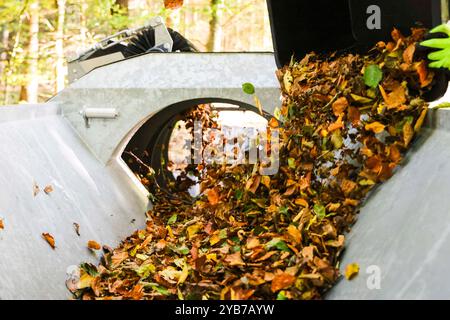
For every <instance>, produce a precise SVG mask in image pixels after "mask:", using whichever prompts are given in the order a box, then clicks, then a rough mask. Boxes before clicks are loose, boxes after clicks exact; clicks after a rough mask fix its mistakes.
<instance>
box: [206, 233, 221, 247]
mask: <svg viewBox="0 0 450 320" xmlns="http://www.w3.org/2000/svg"><path fill="white" fill-rule="evenodd" d="M220 240H222V239H221V238H220V236H219V234H218V233H215V234H213V235H212V236H211V237H210V238H209V244H210V245H212V246H213V245H215V244H216V243H218V242H220Z"/></svg>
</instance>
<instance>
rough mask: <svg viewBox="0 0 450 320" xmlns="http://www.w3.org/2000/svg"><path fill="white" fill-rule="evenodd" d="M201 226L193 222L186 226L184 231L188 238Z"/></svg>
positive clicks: (201, 226)
mask: <svg viewBox="0 0 450 320" xmlns="http://www.w3.org/2000/svg"><path fill="white" fill-rule="evenodd" d="M202 228H203V225H201V224H194V225H192V226H189V227H187V229H186V231H187V234H188V238H189V239H192V238H193V237H194V236H195V235H196V234H197V233H198V232H199V231H200V230H201V229H202Z"/></svg>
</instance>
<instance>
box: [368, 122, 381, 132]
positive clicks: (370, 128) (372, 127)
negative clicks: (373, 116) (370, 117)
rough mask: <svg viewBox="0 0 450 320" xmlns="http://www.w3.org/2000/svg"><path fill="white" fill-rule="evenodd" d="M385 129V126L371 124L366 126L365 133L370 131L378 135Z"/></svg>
mask: <svg viewBox="0 0 450 320" xmlns="http://www.w3.org/2000/svg"><path fill="white" fill-rule="evenodd" d="M385 127H386V126H385V125H383V124H381V123H379V122H373V123H370V124H366V127H365V128H366V130H367V131H372V132H373V133H380V132H383V131H384V128H385Z"/></svg>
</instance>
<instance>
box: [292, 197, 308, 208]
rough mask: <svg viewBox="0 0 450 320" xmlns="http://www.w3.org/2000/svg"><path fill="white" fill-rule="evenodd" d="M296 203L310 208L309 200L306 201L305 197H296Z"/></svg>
mask: <svg viewBox="0 0 450 320" xmlns="http://www.w3.org/2000/svg"><path fill="white" fill-rule="evenodd" d="M295 204H296V205H297V206H302V207H304V208H308V206H309V204H308V201H306V200H305V199H302V198H298V199H295Z"/></svg>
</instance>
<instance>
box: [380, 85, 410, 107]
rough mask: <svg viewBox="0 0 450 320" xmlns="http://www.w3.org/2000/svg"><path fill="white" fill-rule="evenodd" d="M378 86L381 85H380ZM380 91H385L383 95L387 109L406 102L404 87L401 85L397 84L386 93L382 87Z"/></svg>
mask: <svg viewBox="0 0 450 320" xmlns="http://www.w3.org/2000/svg"><path fill="white" fill-rule="evenodd" d="M380 88H383V87H381V86H380ZM382 92H384V93H385V94H384V95H383V97H384V102H385V103H386V105H387V107H388V109H392V108H398V107H400V106H401V105H402V104H404V103H405V102H406V91H405V88H404V87H403V86H401V85H399V86H398V87H397V88H396V89H395V90H393V91H392V92H391V93H389V94H387V95H386V92H385V91H384V89H383V91H382Z"/></svg>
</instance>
